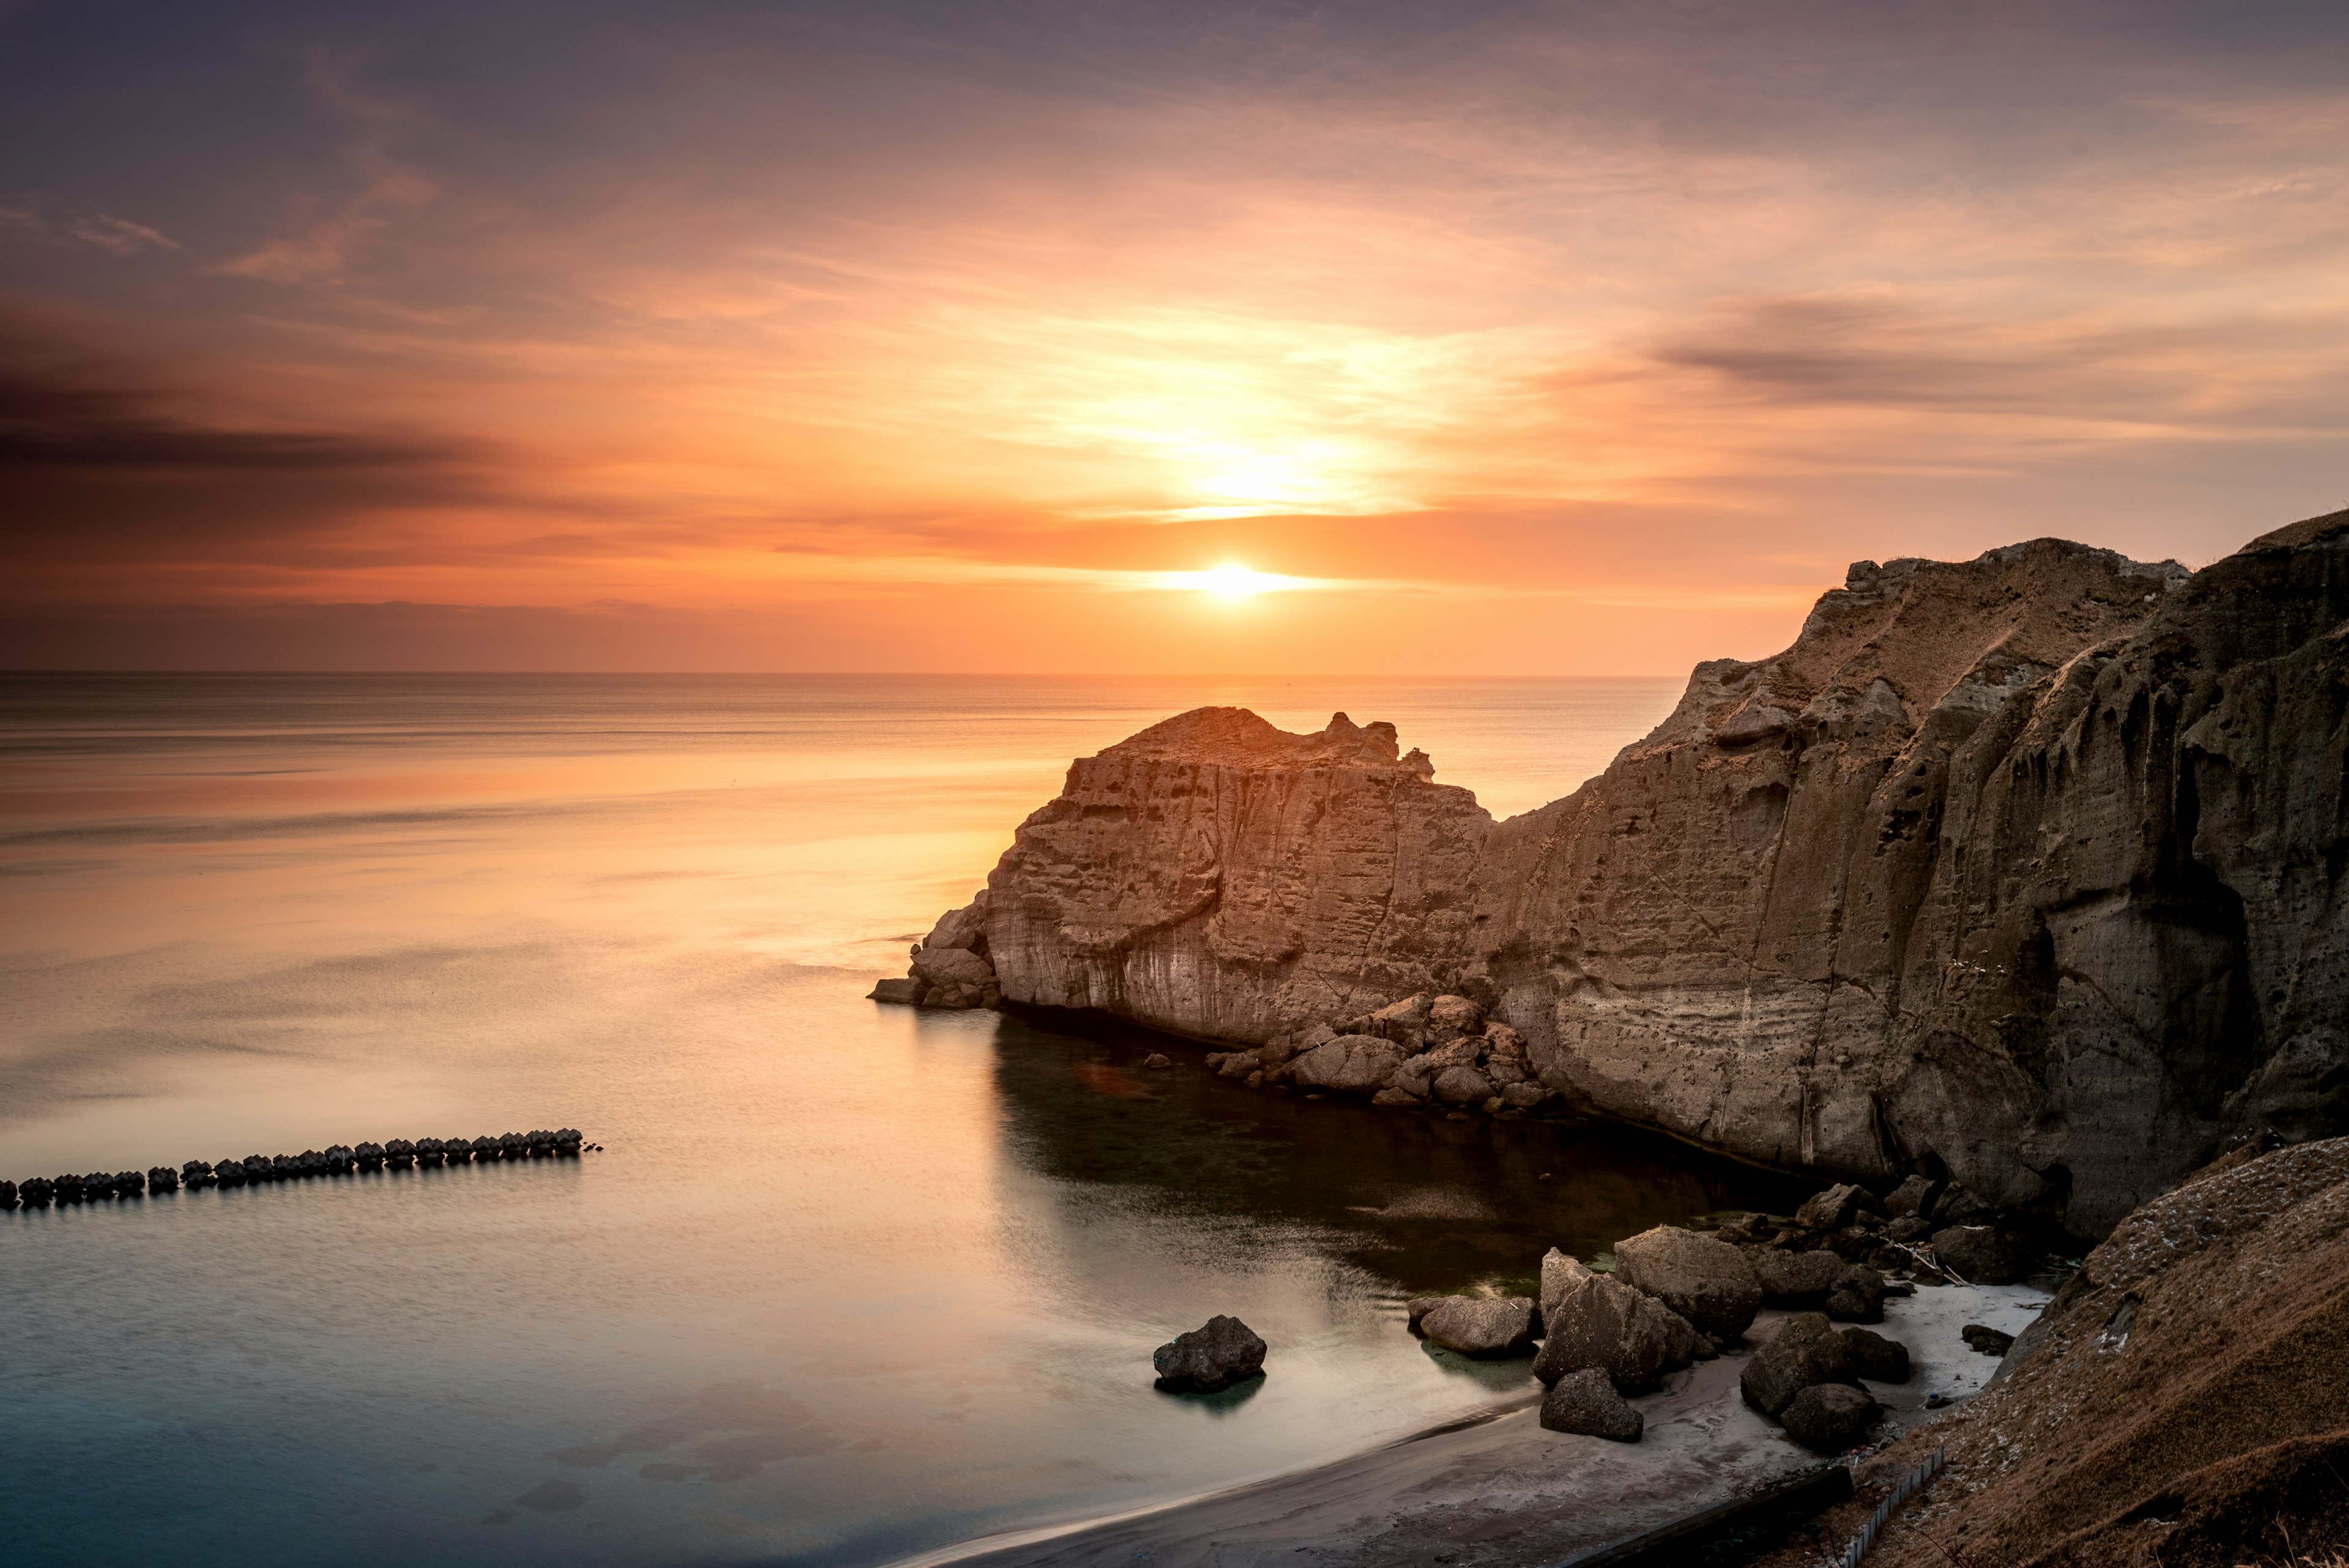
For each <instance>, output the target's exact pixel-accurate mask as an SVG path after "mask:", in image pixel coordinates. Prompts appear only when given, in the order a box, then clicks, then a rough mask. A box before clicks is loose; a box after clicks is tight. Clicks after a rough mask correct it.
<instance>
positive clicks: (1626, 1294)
mask: <svg viewBox="0 0 2349 1568" xmlns="http://www.w3.org/2000/svg"><path fill="white" fill-rule="evenodd" d="M1541 1313H1542V1332H1543V1335H1544V1338H1543V1340H1542V1347H1541V1353H1540V1354H1539V1355H1537V1356H1536V1357H1534V1376H1535V1377H1538V1378H1540V1379H1541V1380H1542V1381H1543V1382H1544V1383H1547V1384H1555V1383H1557V1381H1558V1379H1560V1378H1562V1377H1566V1376H1568V1374H1569V1373H1574V1372H1579V1371H1582V1370H1583V1369H1584V1368H1586V1367H1598V1368H1599V1370H1601V1371H1603V1372H1605V1373H1606V1374H1607V1375H1608V1377H1609V1378H1611V1379H1613V1381H1614V1384H1615V1387H1617V1388H1619V1389H1620V1390H1622V1391H1623V1392H1624V1393H1626V1394H1636V1393H1640V1392H1641V1391H1643V1390H1645V1389H1649V1388H1652V1387H1655V1386H1656V1384H1657V1383H1658V1382H1659V1381H1661V1379H1662V1378H1663V1377H1665V1376H1666V1375H1668V1374H1670V1373H1673V1372H1677V1371H1679V1370H1681V1368H1682V1367H1686V1366H1688V1365H1689V1363H1691V1362H1692V1361H1694V1360H1696V1359H1697V1358H1698V1357H1701V1356H1703V1357H1709V1356H1710V1355H1712V1353H1713V1350H1712V1346H1709V1345H1707V1344H1705V1343H1704V1340H1703V1337H1702V1336H1701V1335H1699V1334H1698V1333H1697V1331H1696V1330H1695V1328H1693V1327H1692V1326H1690V1324H1689V1322H1688V1320H1687V1319H1686V1318H1683V1317H1682V1316H1681V1315H1679V1314H1678V1313H1675V1312H1674V1311H1672V1310H1671V1308H1670V1307H1668V1306H1666V1305H1664V1304H1663V1303H1662V1302H1661V1301H1658V1300H1657V1299H1656V1298H1655V1297H1653V1296H1651V1295H1644V1294H1642V1293H1641V1292H1640V1291H1636V1290H1633V1289H1632V1288H1631V1287H1630V1285H1628V1284H1624V1283H1623V1282H1622V1281H1620V1280H1618V1279H1612V1278H1609V1276H1608V1275H1605V1274H1595V1273H1593V1272H1592V1271H1591V1270H1590V1269H1588V1267H1586V1266H1584V1264H1582V1263H1581V1262H1580V1261H1579V1260H1578V1259H1575V1258H1571V1257H1568V1255H1567V1254H1565V1253H1561V1252H1558V1251H1556V1250H1555V1249H1553V1250H1552V1251H1551V1252H1550V1253H1549V1255H1548V1256H1547V1257H1545V1258H1543V1259H1542V1298H1541Z"/></svg>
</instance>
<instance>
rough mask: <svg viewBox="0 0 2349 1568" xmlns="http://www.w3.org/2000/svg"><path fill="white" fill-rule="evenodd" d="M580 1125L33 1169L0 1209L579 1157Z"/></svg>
mask: <svg viewBox="0 0 2349 1568" xmlns="http://www.w3.org/2000/svg"><path fill="white" fill-rule="evenodd" d="M602 1147H603V1145H602V1144H600V1143H589V1142H587V1141H586V1140H585V1138H584V1136H583V1135H582V1134H581V1133H580V1131H579V1130H578V1129H577V1128H574V1127H565V1128H562V1129H559V1130H555V1131H552V1132H550V1131H547V1130H543V1129H542V1130H538V1131H535V1132H507V1133H502V1134H500V1135H499V1136H497V1137H494V1138H489V1137H483V1138H419V1139H416V1140H413V1141H410V1140H408V1139H405V1138H395V1139H393V1140H391V1141H390V1142H388V1143H359V1144H347V1143H337V1144H336V1145H334V1147H332V1148H330V1149H305V1150H303V1151H302V1152H301V1153H299V1154H248V1155H246V1156H245V1157H244V1158H243V1159H242V1160H222V1161H204V1160H191V1161H188V1162H187V1163H186V1164H184V1165H181V1166H180V1167H179V1168H178V1169H177V1170H174V1169H173V1168H172V1167H171V1166H169V1165H150V1166H149V1167H148V1168H147V1169H146V1170H145V1171H115V1172H114V1173H112V1174H111V1175H109V1174H108V1173H107V1172H105V1171H92V1172H90V1173H89V1174H88V1175H81V1176H74V1175H67V1176H36V1177H34V1178H33V1179H32V1180H31V1181H24V1182H16V1181H0V1211H5V1210H10V1209H16V1208H26V1209H46V1208H47V1207H48V1206H49V1205H50V1204H52V1203H57V1204H65V1203H105V1202H116V1201H118V1200H124V1199H130V1198H144V1197H147V1196H149V1195H150V1194H153V1193H161V1192H176V1191H179V1190H180V1189H181V1188H182V1187H188V1188H202V1187H257V1186H260V1185H262V1184H263V1183H264V1182H269V1181H305V1180H307V1179H309V1178H311V1177H316V1176H349V1175H353V1174H356V1173H357V1172H359V1171H405V1170H408V1169H409V1168H411V1167H414V1166H419V1165H425V1166H429V1165H466V1164H472V1165H488V1164H492V1163H494V1162H495V1161H501V1160H576V1159H577V1158H578V1157H579V1155H580V1153H581V1152H582V1151H583V1150H599V1149H601V1148H602Z"/></svg>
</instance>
